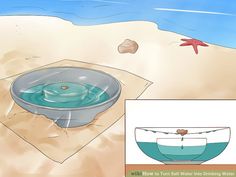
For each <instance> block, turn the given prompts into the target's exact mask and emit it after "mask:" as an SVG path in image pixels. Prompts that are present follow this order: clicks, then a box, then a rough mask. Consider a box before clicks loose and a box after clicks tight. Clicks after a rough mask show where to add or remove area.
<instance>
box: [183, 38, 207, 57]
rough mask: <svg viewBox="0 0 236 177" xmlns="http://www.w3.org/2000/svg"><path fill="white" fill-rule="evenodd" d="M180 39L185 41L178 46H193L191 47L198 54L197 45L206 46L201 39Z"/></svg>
mask: <svg viewBox="0 0 236 177" xmlns="http://www.w3.org/2000/svg"><path fill="white" fill-rule="evenodd" d="M181 41H185V42H184V43H182V44H180V46H189V45H191V46H193V49H194V51H195V53H196V54H198V48H197V47H198V45H200V46H203V47H208V45H207V44H205V43H204V42H202V41H199V40H197V39H181Z"/></svg>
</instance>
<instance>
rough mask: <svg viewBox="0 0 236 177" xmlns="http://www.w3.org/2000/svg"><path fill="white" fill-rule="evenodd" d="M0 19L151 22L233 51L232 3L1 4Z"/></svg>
mask: <svg viewBox="0 0 236 177" xmlns="http://www.w3.org/2000/svg"><path fill="white" fill-rule="evenodd" d="M0 15H2V16H6V15H10V16H12V15H34V16H51V17H58V18H61V19H64V20H68V21H71V22H72V23H74V24H77V25H98V24H107V23H115V22H126V21H150V22H154V23H156V24H157V25H158V27H159V28H160V29H162V30H167V31H172V32H175V33H179V34H182V35H185V36H188V37H191V38H196V39H199V40H202V41H205V42H208V43H212V44H216V45H222V46H225V47H232V48H236V35H235V34H236V25H235V22H236V1H235V0H218V1H217V0H135V1H134V0H53V1H52V0H24V1H23V0H10V1H9V0H1V10H0ZM144 33H145V31H144Z"/></svg>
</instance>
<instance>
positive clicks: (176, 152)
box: [157, 137, 207, 161]
mask: <svg viewBox="0 0 236 177" xmlns="http://www.w3.org/2000/svg"><path fill="white" fill-rule="evenodd" d="M206 144H207V139H206V138H184V137H182V138H158V139H157V147H158V149H159V151H160V152H161V153H162V154H163V155H164V156H165V157H167V158H168V159H170V160H172V161H191V160H193V159H195V158H197V157H198V156H200V155H202V154H203V153H204V151H205V149H206Z"/></svg>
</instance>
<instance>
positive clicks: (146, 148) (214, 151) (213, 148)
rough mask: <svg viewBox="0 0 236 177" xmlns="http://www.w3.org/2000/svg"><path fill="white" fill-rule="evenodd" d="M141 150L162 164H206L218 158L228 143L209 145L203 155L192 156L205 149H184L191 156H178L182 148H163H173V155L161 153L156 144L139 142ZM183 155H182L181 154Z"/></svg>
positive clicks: (196, 147) (197, 147)
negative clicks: (188, 162)
mask: <svg viewBox="0 0 236 177" xmlns="http://www.w3.org/2000/svg"><path fill="white" fill-rule="evenodd" d="M137 144H138V146H139V148H140V149H141V150H142V151H143V152H144V153H145V154H146V155H148V156H149V157H151V158H153V159H155V160H158V161H161V162H168V161H170V162H171V161H191V160H192V161H200V162H205V161H208V160H210V159H212V158H214V157H216V156H218V155H219V154H220V153H221V152H222V151H223V150H224V149H225V148H226V146H227V145H228V143H226V142H220V143H207V145H206V147H204V148H205V150H204V151H203V153H201V154H191V152H196V151H198V152H199V149H201V148H203V147H201V146H193V147H184V148H187V150H186V152H190V154H188V155H187V154H186V153H185V154H184V155H183V154H182V155H176V151H179V152H181V147H180V146H179V147H177V146H176V147H163V148H172V150H174V151H175V153H173V155H171V154H168V155H167V156H166V154H163V153H161V151H160V148H158V146H161V145H157V143H155V142H137ZM180 154H181V153H180Z"/></svg>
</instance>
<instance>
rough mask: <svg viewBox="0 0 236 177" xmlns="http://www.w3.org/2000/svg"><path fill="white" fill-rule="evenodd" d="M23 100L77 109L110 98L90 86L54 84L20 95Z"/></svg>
mask: <svg viewBox="0 0 236 177" xmlns="http://www.w3.org/2000/svg"><path fill="white" fill-rule="evenodd" d="M20 98H22V99H23V100H25V101H27V102H29V103H33V104H36V105H40V106H46V107H52V108H79V107H86V106H92V105H96V104H99V103H102V102H104V101H106V100H108V99H109V98H110V96H109V95H108V94H107V93H106V92H105V91H104V90H102V89H100V88H98V87H95V86H93V85H90V84H84V85H81V84H77V83H69V82H63V83H54V84H48V85H45V84H40V85H36V86H33V87H31V88H28V89H26V90H25V91H23V92H22V93H21V94H20Z"/></svg>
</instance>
